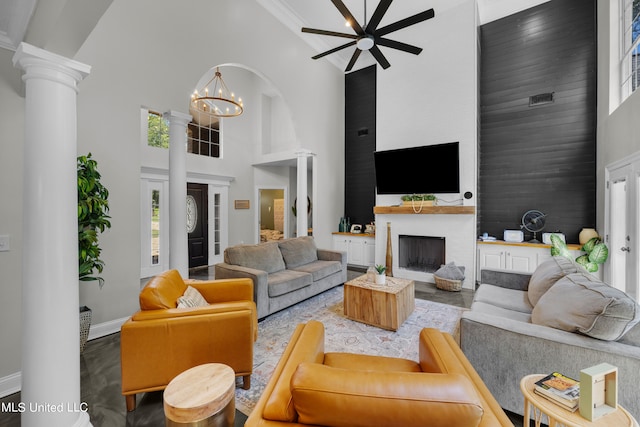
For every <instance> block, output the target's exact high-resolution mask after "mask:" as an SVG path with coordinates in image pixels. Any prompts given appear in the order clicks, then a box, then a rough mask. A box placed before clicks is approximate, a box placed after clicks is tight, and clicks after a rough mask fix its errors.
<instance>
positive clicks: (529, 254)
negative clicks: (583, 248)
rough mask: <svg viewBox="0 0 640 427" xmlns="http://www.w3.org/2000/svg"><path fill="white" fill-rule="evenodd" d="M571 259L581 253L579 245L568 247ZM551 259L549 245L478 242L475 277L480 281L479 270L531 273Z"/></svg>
mask: <svg viewBox="0 0 640 427" xmlns="http://www.w3.org/2000/svg"><path fill="white" fill-rule="evenodd" d="M568 246H569V249H571V253H572V254H573V258H574V259H575V258H576V257H578V256H579V255H580V254H581V252H580V250H579V248H580V246H579V245H568ZM549 258H551V249H550V247H549V245H544V244H527V243H508V242H478V259H477V262H476V265H477V266H478V271H477V272H476V277H477V278H478V280H479V279H480V270H482V269H493V270H507V271H517V272H521V273H533V271H534V270H535V269H536V268H537V267H538V266H539V265H540V264H542V263H543V262H545V261H546V260H548V259H549Z"/></svg>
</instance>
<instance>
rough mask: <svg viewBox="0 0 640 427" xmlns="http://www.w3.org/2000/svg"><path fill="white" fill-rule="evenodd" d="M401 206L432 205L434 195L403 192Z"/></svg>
mask: <svg viewBox="0 0 640 427" xmlns="http://www.w3.org/2000/svg"><path fill="white" fill-rule="evenodd" d="M401 199H402V205H403V206H421V207H422V206H433V205H434V203H435V201H436V196H434V195H433V194H405V195H404V196H402V197H401Z"/></svg>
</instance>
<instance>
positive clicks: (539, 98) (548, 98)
mask: <svg viewBox="0 0 640 427" xmlns="http://www.w3.org/2000/svg"><path fill="white" fill-rule="evenodd" d="M545 104H553V92H550V93H541V94H539V95H533V96H530V97H529V107H537V106H538V105H545Z"/></svg>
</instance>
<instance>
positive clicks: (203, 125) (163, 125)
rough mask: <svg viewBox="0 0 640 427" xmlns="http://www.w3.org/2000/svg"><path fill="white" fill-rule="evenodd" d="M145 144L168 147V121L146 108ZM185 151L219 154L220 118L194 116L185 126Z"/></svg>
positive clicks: (202, 154)
mask: <svg viewBox="0 0 640 427" xmlns="http://www.w3.org/2000/svg"><path fill="white" fill-rule="evenodd" d="M147 144H148V145H149V146H151V147H159V148H169V122H168V121H167V120H166V119H165V118H164V117H163V115H162V114H161V113H159V112H157V111H152V110H148V114H147ZM187 152H188V153H192V154H198V155H201V156H207V157H216V158H219V157H220V155H221V138H220V119H218V118H206V119H204V120H203V119H202V118H200V117H194V118H193V120H192V121H191V123H189V125H188V126H187Z"/></svg>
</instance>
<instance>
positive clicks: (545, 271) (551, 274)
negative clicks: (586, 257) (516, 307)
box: [529, 256, 584, 306]
mask: <svg viewBox="0 0 640 427" xmlns="http://www.w3.org/2000/svg"><path fill="white" fill-rule="evenodd" d="M583 271H584V270H583V269H582V267H580V266H579V265H578V264H576V263H574V262H573V261H571V260H570V259H568V258H565V257H563V256H554V257H553V258H551V259H550V260H548V261H545V262H543V263H542V264H540V265H539V266H538V268H536V270H535V271H534V272H533V274H532V275H531V279H530V280H529V302H530V303H531V305H532V306H535V305H536V304H537V303H538V300H540V297H542V295H544V294H545V292H547V291H548V290H549V288H550V287H551V286H553V285H554V284H555V283H556V282H557V281H558V280H560V279H562V278H563V277H564V276H566V275H567V274H571V273H578V272H583Z"/></svg>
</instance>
